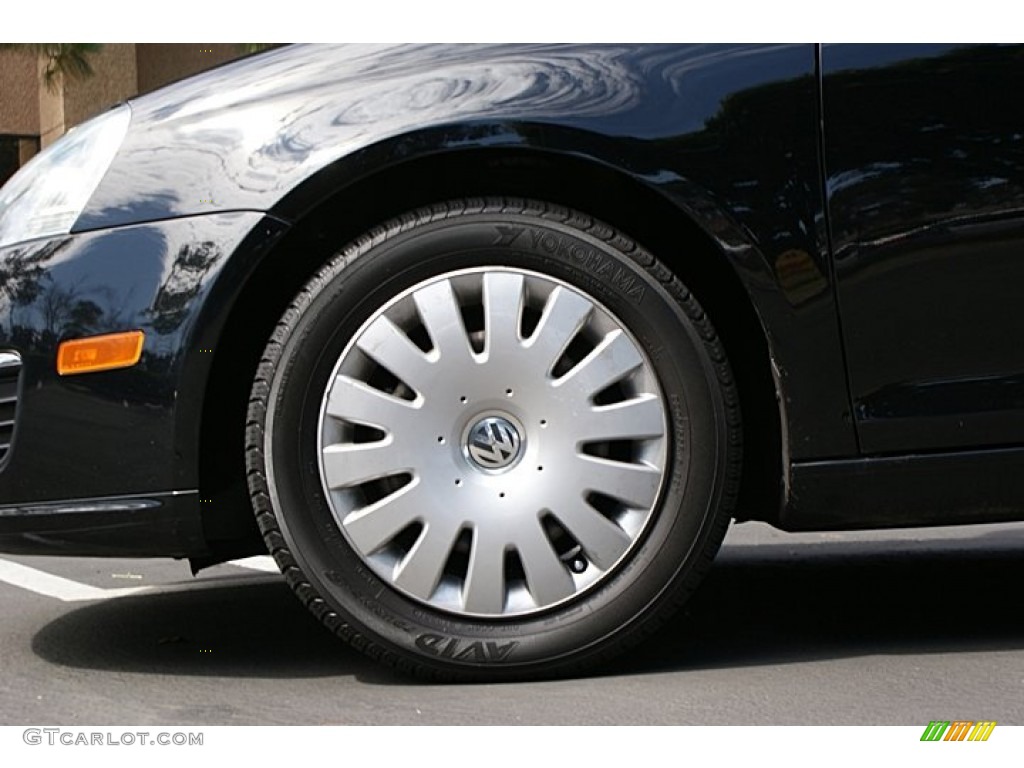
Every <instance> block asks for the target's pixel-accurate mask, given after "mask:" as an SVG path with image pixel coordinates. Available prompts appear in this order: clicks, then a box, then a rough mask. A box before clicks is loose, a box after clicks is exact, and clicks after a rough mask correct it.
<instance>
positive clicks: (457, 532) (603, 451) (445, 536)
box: [319, 267, 667, 616]
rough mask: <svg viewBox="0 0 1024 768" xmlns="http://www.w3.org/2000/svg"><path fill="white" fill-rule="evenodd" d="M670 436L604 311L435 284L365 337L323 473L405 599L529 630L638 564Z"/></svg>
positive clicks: (509, 282) (461, 278)
mask: <svg viewBox="0 0 1024 768" xmlns="http://www.w3.org/2000/svg"><path fill="white" fill-rule="evenodd" d="M666 435H667V428H666V415H665V409H664V405H663V397H662V393H661V390H660V387H659V386H658V383H657V380H656V378H655V376H654V373H653V370H652V369H651V366H650V362H649V361H648V360H647V358H646V356H645V355H644V353H643V352H642V351H641V349H640V347H639V345H638V344H637V343H636V341H635V340H634V339H633V337H632V336H631V335H630V333H629V332H628V331H627V330H626V329H625V328H624V327H623V326H622V325H621V323H620V322H619V321H618V320H616V319H615V317H614V316H613V315H612V314H611V313H610V312H609V311H608V310H607V309H605V308H604V307H602V306H601V305H599V304H598V303H597V302H596V301H595V300H594V299H592V298H590V297H588V296H586V295H585V294H584V293H583V292H581V291H580V290H579V289H578V288H575V287H572V286H569V285H568V284H566V283H562V282H560V281H558V280H555V279H553V278H550V277H546V276H543V275H540V274H537V273H533V272H528V271H525V270H516V269H510V268H503V267H492V268H485V269H472V270H462V271H459V272H452V273H449V274H445V275H441V276H439V277H436V278H432V279H430V280H427V281H424V282H422V283H420V284H419V285H416V286H414V287H413V288H411V289H409V290H408V291H405V292H404V293H402V294H401V295H400V296H398V297H397V298H395V299H394V300H393V301H391V302H390V303H388V304H387V305H386V306H384V307H383V308H381V309H380V310H378V311H377V312H376V313H375V314H374V315H373V316H372V317H371V318H370V319H369V320H367V322H366V323H365V324H364V325H363V327H362V328H360V330H359V331H358V332H357V333H356V334H355V336H354V337H353V339H352V341H351V342H349V344H348V346H347V347H346V348H345V350H344V352H343V353H342V355H341V357H340V359H339V360H338V363H337V365H336V366H335V369H334V372H333V374H332V377H331V380H330V384H329V386H328V389H327V392H326V393H325V394H324V397H323V402H322V404H321V409H320V438H319V439H320V467H319V468H320V477H321V480H322V483H323V486H324V490H325V492H326V494H327V498H328V501H329V504H330V506H331V510H332V512H333V514H334V517H335V519H336V521H337V523H338V525H339V527H340V528H341V530H342V532H343V534H344V535H345V538H346V539H347V541H348V543H349V544H350V545H351V546H352V547H353V548H354V550H355V551H356V552H357V553H358V554H359V556H360V557H361V558H362V559H363V560H364V561H365V562H366V563H367V564H368V565H369V566H370V567H371V568H372V569H373V570H374V572H375V573H377V574H378V576H380V577H381V578H382V579H384V580H385V581H387V582H388V583H390V584H391V585H392V586H393V587H394V588H395V589H397V590H399V591H400V592H402V593H404V594H405V595H408V596H410V597H412V598H414V599H416V600H419V601H421V602H424V603H427V604H429V605H432V606H434V607H437V608H441V609H443V610H447V611H450V612H453V613H457V614H462V615H470V616H508V615H522V614H528V613H531V612H535V611H538V610H541V609H545V608H548V607H551V606H553V605H556V604H559V603H562V602H564V601H566V600H569V599H571V598H572V597H574V596H576V595H579V594H580V593H582V592H584V591H586V590H589V589H591V588H593V587H594V586H595V585H596V584H598V583H600V582H601V581H602V580H603V579H604V578H606V577H607V575H608V574H609V573H610V572H611V570H612V569H614V568H615V566H616V565H617V564H618V563H619V562H621V561H622V560H623V559H624V558H625V557H626V556H627V554H628V553H629V552H630V550H631V548H632V547H633V546H634V545H635V544H636V542H637V540H638V538H639V537H640V535H641V533H642V532H643V531H644V529H645V527H646V525H647V524H648V522H649V521H650V519H651V516H652V512H653V510H654V508H655V506H656V504H657V501H658V496H659V493H660V491H661V486H662V482H663V479H664V468H665V461H666V451H667V437H666Z"/></svg>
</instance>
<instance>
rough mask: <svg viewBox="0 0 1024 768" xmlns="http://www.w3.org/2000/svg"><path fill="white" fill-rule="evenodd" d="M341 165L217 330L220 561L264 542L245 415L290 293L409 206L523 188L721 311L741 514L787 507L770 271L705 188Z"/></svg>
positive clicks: (515, 163)
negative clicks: (762, 291) (762, 289)
mask: <svg viewBox="0 0 1024 768" xmlns="http://www.w3.org/2000/svg"><path fill="white" fill-rule="evenodd" d="M373 151H374V153H376V154H381V153H382V150H381V149H380V148H377V149H375V150H373ZM346 165H348V166H349V167H357V165H358V164H357V163H354V162H352V163H346ZM335 171H336V169H325V171H323V172H321V173H320V174H317V175H316V176H314V177H312V178H311V179H310V180H308V181H307V182H306V184H304V185H302V188H297V189H296V190H293V191H292V193H290V194H289V195H288V196H287V197H285V198H284V199H283V200H282V202H281V204H280V205H279V206H277V207H275V209H274V211H272V213H274V214H276V215H278V216H282V217H287V218H289V219H291V220H292V222H293V223H292V227H291V229H290V230H289V231H288V232H287V234H285V235H284V236H283V237H282V238H281V240H280V241H279V242H278V243H277V244H276V245H275V247H274V248H273V249H271V250H270V251H269V252H267V253H266V254H265V255H264V256H263V257H262V258H261V259H260V261H259V262H258V263H257V264H256V265H255V266H254V268H253V269H252V270H251V272H250V273H249V274H248V277H247V278H246V279H245V281H244V283H243V284H242V285H241V286H239V287H238V288H237V290H236V293H235V296H236V298H235V300H234V302H233V304H232V306H231V308H230V311H229V313H228V314H227V318H226V321H225V323H224V325H223V327H222V329H221V332H220V337H219V340H218V343H217V345H216V350H217V351H216V354H215V356H214V360H213V362H212V367H211V369H210V373H209V376H208V378H207V383H206V391H205V394H204V398H203V408H202V415H201V423H200V432H199V446H198V478H199V489H200V495H201V496H202V497H203V498H208V499H212V500H213V503H211V504H209V505H208V506H206V508H205V509H203V510H202V512H203V525H204V531H205V533H206V537H207V540H208V542H209V543H210V548H211V552H212V557H211V558H210V559H209V562H210V563H212V562H217V561H219V560H223V559H227V558H230V557H234V556H238V555H241V554H246V553H255V552H259V551H262V546H263V545H262V541H261V539H260V537H259V535H258V531H257V529H256V526H255V522H254V519H253V516H252V513H251V502H250V499H249V497H248V492H247V490H246V482H245V465H244V455H243V444H244V425H245V412H246V405H247V402H248V395H249V389H250V387H251V382H252V379H253V376H254V375H255V372H256V369H257V367H258V364H259V361H260V355H261V353H262V350H263V348H264V345H265V343H266V340H267V338H269V336H270V334H271V332H272V331H273V328H274V325H275V324H276V322H277V320H278V319H279V317H280V316H281V314H282V313H283V312H284V310H285V308H286V307H287V306H288V304H289V302H290V301H291V300H292V299H293V297H294V295H295V294H296V293H297V292H298V291H299V290H300V288H301V287H302V285H303V284H304V283H305V282H306V280H307V279H308V278H309V277H310V276H311V275H312V274H313V273H314V272H315V271H316V269H318V268H319V267H320V266H322V265H323V264H324V263H325V262H326V260H327V259H329V258H330V257H331V256H332V255H333V254H334V253H336V252H337V251H338V250H339V248H340V247H341V246H342V245H343V244H345V243H347V242H349V241H350V240H352V239H353V238H354V237H356V236H357V235H358V234H360V233H362V232H364V231H367V230H369V229H370V228H372V227H373V226H374V225H376V224H379V223H380V222H382V221H384V220H386V219H388V218H390V217H392V216H396V215H399V214H401V213H403V212H405V211H407V210H410V209H412V208H416V207H419V206H422V205H429V204H431V203H437V202H440V201H443V200H445V199H448V198H455V197H463V198H464V197H472V196H481V197H482V196H488V195H489V196H495V195H505V196H514V197H525V198H534V199H542V200H545V201H547V202H551V203H556V204H559V205H563V206H566V207H569V208H574V209H577V210H581V211H585V212H586V213H588V214H589V215H592V216H594V217H595V218H598V219H601V220H604V221H606V222H607V223H609V224H610V225H612V226H614V227H616V228H617V229H619V230H621V231H623V232H626V233H628V234H629V235H630V236H631V237H633V238H634V239H636V240H637V241H638V242H640V243H643V245H644V246H645V247H646V248H647V249H648V250H650V251H651V252H652V253H654V254H655V255H656V256H657V257H658V258H659V259H660V260H661V261H662V262H663V263H665V264H667V265H668V266H669V267H670V268H671V269H672V270H673V271H674V272H675V273H676V274H677V276H678V277H679V278H680V279H681V280H682V281H683V282H684V283H685V284H686V285H687V286H688V287H689V288H690V289H691V290H692V291H693V292H694V294H695V295H696V296H697V297H698V298H699V300H700V301H701V303H702V305H703V306H704V308H705V310H706V311H707V312H708V314H709V315H710V316H711V318H712V321H713V323H714V325H715V327H716V329H717V330H718V333H719V335H720V337H721V338H722V341H723V343H724V344H725V347H726V350H727V352H728V354H729V356H730V361H731V363H732V365H733V369H734V372H735V375H736V378H737V381H738V383H739V391H740V398H741V407H742V411H743V419H744V475H743V482H742V485H741V490H740V495H739V501H738V505H737V511H738V515H739V516H741V517H742V518H743V519H750V518H754V519H773V517H774V516H775V515H776V514H777V511H778V509H779V503H780V494H781V483H780V481H781V478H782V472H783V466H782V457H783V455H784V452H783V445H782V435H783V434H784V432H783V430H782V426H781V413H780V411H779V405H778V401H777V398H776V393H775V382H774V379H773V376H772V368H771V356H770V351H769V336H768V335H767V334H766V332H765V328H764V327H763V324H762V321H761V319H760V317H759V315H758V313H757V310H756V307H755V304H754V302H753V301H752V300H751V297H750V293H749V292H748V286H749V284H750V283H751V281H754V282H756V281H757V280H758V279H759V278H761V275H762V274H763V272H764V270H765V269H767V267H766V266H765V265H764V262H763V260H761V259H760V258H759V257H758V255H757V253H756V249H754V248H753V247H752V246H751V245H750V244H749V241H748V239H747V238H746V237H745V235H744V233H743V232H742V230H741V229H740V228H739V227H735V226H733V225H732V223H731V222H730V221H729V220H728V219H727V218H726V217H725V216H724V215H723V214H720V213H719V212H718V210H717V209H716V208H715V207H714V206H713V205H712V204H710V203H709V202H708V200H707V199H705V198H703V197H702V195H701V194H700V190H694V189H691V188H689V187H688V185H686V183H685V182H681V183H680V180H676V182H677V183H675V184H674V185H673V193H672V194H666V193H664V192H663V191H662V190H661V189H659V188H658V186H657V185H655V184H652V183H649V181H647V180H645V179H644V177H640V176H638V175H634V174H631V173H629V172H628V171H625V170H623V169H621V168H619V167H616V166H614V165H611V164H608V163H605V162H601V161H600V160H598V159H596V158H594V157H586V156H582V155H580V154H575V153H568V152H559V151H547V150H538V149H534V148H528V147H522V146H502V147H487V148H480V147H473V148H464V149H456V150H450V151H444V152H437V153H431V154H426V155H421V156H418V157H415V158H410V159H406V160H404V161H402V162H397V163H394V162H393V163H392V164H390V165H388V166H386V167H383V168H380V169H379V170H377V171H376V172H374V173H369V174H364V175H362V176H360V177H358V178H357V179H356V180H354V181H352V182H351V183H350V184H348V185H346V186H343V187H334V186H333V184H331V183H329V182H330V180H331V179H335V178H337V177H336V174H335ZM698 222H699V223H698ZM752 253H753V254H754V256H753V257H752V256H751V254H752ZM768 274H769V275H770V271H769V272H768ZM741 275H742V277H741ZM194 564H195V565H197V567H202V566H203V565H205V564H207V562H205V561H204V562H197V563H194Z"/></svg>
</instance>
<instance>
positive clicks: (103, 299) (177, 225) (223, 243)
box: [0, 213, 280, 505]
mask: <svg viewBox="0 0 1024 768" xmlns="http://www.w3.org/2000/svg"><path fill="white" fill-rule="evenodd" d="M279 230H280V225H277V224H275V223H274V222H273V221H271V220H266V219H265V218H264V217H263V216H262V215H261V214H257V213H221V214H213V215H210V216H202V217H190V218H183V219H177V220H173V221H167V222H160V223H150V224H140V225H135V226H126V227H121V228H117V229H110V230H105V231H99V232H92V233H87V234H79V235H72V236H69V237H66V238H61V239H57V240H44V241H36V242H33V243H29V244H26V245H23V246H15V247H11V248H7V249H3V250H0V297H2V302H3V307H2V311H0V348H4V347H12V348H15V349H17V350H18V351H19V352H20V353H21V355H22V360H23V369H22V374H21V375H22V383H21V386H22V393H21V398H20V402H19V416H18V424H17V433H16V439H15V444H14V449H13V451H12V453H11V455H10V456H9V460H8V464H7V465H6V467H5V468H4V470H3V472H0V503H2V504H4V505H12V504H18V503H29V502H31V503H38V502H43V501H56V500H62V499H80V498H81V499H84V498H91V497H107V496H125V495H129V494H152V493H157V492H170V491H178V490H193V491H194V490H195V489H196V486H197V478H196V457H197V446H196V433H197V428H196V425H195V421H196V413H197V409H198V405H197V402H196V398H197V397H199V399H200V402H201V395H197V393H198V392H199V391H200V390H201V389H202V388H203V387H205V384H206V375H207V372H208V370H209V367H210V360H211V357H212V356H211V355H210V354H209V353H206V352H204V351H203V350H204V349H208V348H209V347H208V346H207V341H206V337H205V335H204V334H205V333H206V332H208V329H209V328H215V327H216V323H217V321H218V318H217V314H218V308H217V307H216V306H215V305H210V304H207V303H205V302H207V299H208V295H209V293H210V291H211V287H212V284H213V283H214V282H215V279H216V277H217V275H218V274H219V273H220V272H221V271H222V270H223V269H224V268H225V265H226V262H227V260H228V257H229V256H231V255H232V254H234V257H235V259H237V260H240V261H241V260H243V259H244V256H245V255H246V253H249V254H250V255H251V254H255V253H258V252H259V249H260V248H261V247H262V246H263V245H265V244H266V243H267V242H270V241H272V240H273V238H274V236H275V235H276V234H277V232H278V231H279ZM221 314H223V312H221ZM201 317H203V318H205V320H204V323H203V324H200V323H199V320H200V318H201ZM221 319H222V318H221ZM127 329H141V330H143V331H144V332H145V333H146V340H145V345H144V347H143V352H142V360H141V361H140V362H139V364H138V365H136V366H134V367H133V368H129V369H124V370H115V371H105V372H101V373H94V374H87V375H80V376H69V377H60V376H58V375H57V372H56V356H57V345H58V344H59V343H60V341H62V340H63V339H66V338H74V337H80V336H90V335H96V334H100V333H108V332H113V331H121V330H127Z"/></svg>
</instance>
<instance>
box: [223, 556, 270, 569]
mask: <svg viewBox="0 0 1024 768" xmlns="http://www.w3.org/2000/svg"><path fill="white" fill-rule="evenodd" d="M228 565H237V566H239V567H241V568H249V569H251V570H253V571H263V572H264V573H280V572H281V569H279V568H278V567H277V563H275V562H274V558H272V557H271V556H270V555H257V556H256V557H243V558H242V559H241V560H232V561H231V562H230V563H228Z"/></svg>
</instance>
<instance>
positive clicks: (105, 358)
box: [57, 331, 146, 376]
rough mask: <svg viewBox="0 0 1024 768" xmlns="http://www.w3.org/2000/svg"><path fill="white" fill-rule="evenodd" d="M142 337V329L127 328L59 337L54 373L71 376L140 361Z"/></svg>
mask: <svg viewBox="0 0 1024 768" xmlns="http://www.w3.org/2000/svg"><path fill="white" fill-rule="evenodd" d="M145 340H146V334H144V333H143V332H142V331H127V332H125V333H108V334H106V335H104V336H90V337H89V338H87V339H71V340H70V341H62V342H61V344H60V346H59V347H58V348H57V373H59V374H60V375H61V376H70V375H72V374H76V373H92V372H94V371H109V370H111V369H113V368H128V367H130V366H132V365H135V364H136V363H137V362H139V358H140V357H142V342H143V341H145Z"/></svg>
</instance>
